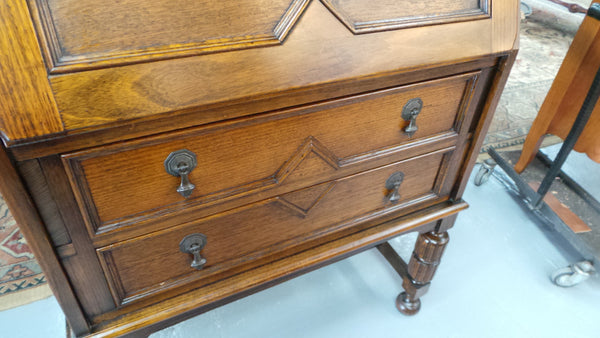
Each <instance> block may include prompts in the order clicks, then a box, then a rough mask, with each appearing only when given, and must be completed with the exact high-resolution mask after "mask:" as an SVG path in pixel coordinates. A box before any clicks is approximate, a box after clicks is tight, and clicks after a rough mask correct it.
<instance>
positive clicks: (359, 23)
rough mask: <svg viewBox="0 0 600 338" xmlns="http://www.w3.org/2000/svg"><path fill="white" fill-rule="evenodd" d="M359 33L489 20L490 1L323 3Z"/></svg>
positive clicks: (361, 0) (360, 0)
mask: <svg viewBox="0 0 600 338" xmlns="http://www.w3.org/2000/svg"><path fill="white" fill-rule="evenodd" d="M321 2H323V4H325V6H327V8H329V9H330V10H331V12H332V13H333V14H334V15H335V16H336V17H338V18H339V19H340V20H341V21H342V22H343V23H344V24H345V25H346V26H347V27H348V28H349V29H350V30H352V32H354V33H356V34H361V33H369V32H378V31H385V30H391V29H399V28H407V27H416V26H425V25H439V24H443V23H448V22H457V21H472V20H480V19H487V18H489V17H490V16H491V15H490V9H491V6H490V3H491V1H490V0H461V1H457V0H445V1H428V2H425V1H405V2H403V3H402V5H401V6H398V5H397V1H396V0H375V1H374V0H357V1H343V0H321Z"/></svg>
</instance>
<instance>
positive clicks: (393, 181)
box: [385, 171, 404, 203]
mask: <svg viewBox="0 0 600 338" xmlns="http://www.w3.org/2000/svg"><path fill="white" fill-rule="evenodd" d="M402 182H404V173H403V172H401V171H398V172H395V173H393V174H392V175H391V176H390V177H389V178H388V179H387V181H385V188H386V189H387V190H388V191H389V193H388V195H387V199H388V201H390V202H392V203H396V202H398V201H399V200H400V191H399V190H400V185H402Z"/></svg>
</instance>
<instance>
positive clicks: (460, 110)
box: [63, 73, 479, 234]
mask: <svg viewBox="0 0 600 338" xmlns="http://www.w3.org/2000/svg"><path fill="white" fill-rule="evenodd" d="M478 74H479V73H470V74H464V75H459V76H454V77H450V78H445V79H440V80H433V81H429V82H425V83H420V84H417V85H409V86H404V87H400V88H393V89H387V90H382V91H378V92H374V93H368V94H364V95H360V96H355V97H350V98H344V99H338V100H334V101H329V102H326V103H321V104H314V105H311V106H308V107H303V108H297V109H290V110H286V111H281V112H275V113H270V114H265V115H263V116H258V117H253V118H247V119H242V120H240V121H234V122H225V123H220V124H217V125H212V126H207V127H203V128H196V129H193V130H189V131H183V132H178V133H174V134H169V135H164V136H160V137H154V138H150V139H147V140H140V141H136V142H129V143H126V144H124V145H123V144H121V145H115V146H111V147H105V148H101V149H95V150H91V151H86V152H80V153H75V154H68V155H65V156H64V157H63V159H64V161H65V164H66V167H67V171H68V173H69V176H70V180H71V184H72V187H73V189H74V191H75V195H76V197H77V199H78V203H79V205H80V208H81V210H82V213H83V214H84V218H85V220H86V223H87V225H88V226H89V229H90V232H91V233H92V234H97V233H102V232H107V231H110V230H113V229H115V228H118V227H123V226H127V225H133V224H137V225H140V224H142V223H143V222H153V221H156V220H157V219H160V218H161V217H166V216H167V215H173V213H178V212H181V211H183V210H186V211H187V212H190V211H191V210H192V209H193V208H201V207H205V206H208V205H211V204H215V203H220V202H223V201H225V200H228V199H235V198H238V197H242V196H248V195H251V194H254V193H257V192H264V191H265V190H269V189H273V188H279V189H283V190H286V189H287V191H293V190H297V189H299V188H302V187H306V186H311V185H314V184H318V183H320V182H325V181H328V180H331V179H335V178H340V177H344V176H347V175H350V174H353V173H356V172H360V171H364V170H367V169H371V168H375V167H377V166H381V165H383V164H385V163H391V162H393V161H397V160H399V159H402V157H396V158H392V157H390V156H392V155H394V154H398V153H399V152H400V151H401V150H404V149H405V148H407V147H418V146H420V145H421V144H422V143H426V142H427V141H428V140H429V142H430V143H431V142H432V141H431V140H435V139H439V138H440V137H442V136H444V135H445V136H448V135H450V136H451V135H456V130H458V127H459V126H460V123H461V121H462V119H463V117H464V111H465V110H466V106H467V105H468V103H469V100H470V98H471V92H472V88H473V87H474V84H475V81H476V80H477V78H478ZM420 104H422V108H421V109H420V112H419V114H418V115H416V117H415V119H414V120H413V121H412V124H411V122H410V121H411V118H409V117H408V116H410V112H411V111H412V112H418V111H419V105H420ZM405 108H406V109H405ZM403 110H404V111H405V116H404V118H403V117H402V115H403ZM407 113H408V114H407ZM413 127H414V128H413ZM406 129H414V130H416V131H415V132H414V134H412V135H408V133H407V132H406ZM183 149H185V150H189V151H191V152H192V153H194V154H195V157H196V160H197V166H196V167H195V168H194V169H193V170H192V171H191V172H190V174H189V180H190V182H191V183H192V184H194V185H195V189H194V190H193V192H192V193H191V195H190V196H189V197H187V198H184V197H183V196H182V195H180V194H179V193H178V192H177V188H178V186H179V185H180V183H181V179H180V178H179V177H176V176H172V175H170V174H169V173H167V172H166V170H165V166H164V161H165V159H166V158H167V157H168V156H169V154H171V153H172V152H175V151H178V150H183ZM386 156H387V159H385V158H386ZM411 156H414V154H413V155H411ZM382 158H383V159H382ZM404 158H406V157H404ZM377 160H379V162H378V161H377ZM283 187H285V188H283ZM280 193H282V190H279V191H277V192H273V194H272V196H273V195H275V194H280ZM262 199H264V197H262ZM245 203H247V202H245ZM191 219H192V218H190V220H191Z"/></svg>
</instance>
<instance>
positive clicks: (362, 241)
mask: <svg viewBox="0 0 600 338" xmlns="http://www.w3.org/2000/svg"><path fill="white" fill-rule="evenodd" d="M242 18H243V19H242ZM0 22H1V24H0V25H1V26H0V32H2V33H0V47H2V50H3V51H7V53H6V54H5V55H3V56H2V58H0V66H1V67H2V69H3V72H2V75H0V100H1V102H2V108H3V109H1V110H0V129H1V130H2V132H3V134H2V136H3V141H4V151H3V152H2V153H1V154H0V166H1V170H2V172H3V173H4V174H3V175H2V177H0V188H1V189H2V192H3V194H5V197H6V201H7V203H8V205H9V207H10V208H11V210H12V211H13V214H14V216H15V219H17V221H18V222H19V223H20V224H21V226H22V231H23V233H24V234H25V236H26V237H27V239H28V241H29V242H30V243H31V246H32V249H33V250H34V251H35V253H36V256H37V257H38V258H39V260H40V264H41V265H42V267H43V269H44V271H45V272H46V274H47V277H48V280H49V282H50V284H51V286H52V288H53V291H54V292H55V295H56V298H57V299H58V301H59V302H60V304H61V306H62V308H63V310H64V311H65V314H66V316H67V318H68V321H69V324H70V327H71V328H72V330H73V331H74V333H75V334H76V335H78V336H118V335H132V336H138V335H147V334H148V333H149V332H152V331H154V330H156V329H159V328H161V327H165V326H167V325H170V324H172V323H175V322H177V321H180V320H183V319H185V318H188V317H190V316H193V315H195V314H198V313H201V312H203V311H206V310H209V309H211V308H214V307H216V306H219V305H221V304H224V303H226V302H230V301H232V300H235V299H237V298H240V297H243V296H244V295H247V294H250V293H253V292H256V291H259V290H261V289H263V288H266V287H269V286H270V285H273V284H275V283H278V282H281V281H284V280H286V279H289V278H292V277H294V276H295V275H298V274H300V273H303V272H307V271H310V270H311V269H315V268H318V267H319V266H322V265H324V264H327V263H330V262H334V261H337V260H339V259H342V258H344V257H347V256H348V255H351V254H354V253H357V252H360V251H362V250H366V249H368V248H371V247H373V246H378V248H379V250H380V251H381V252H382V253H383V254H384V256H385V257H386V258H387V259H388V260H389V261H390V262H391V263H392V265H393V266H394V267H395V268H396V270H397V271H398V272H399V273H400V274H401V275H402V276H403V279H404V283H403V287H404V289H405V292H403V293H402V294H401V295H400V296H399V298H398V300H397V306H398V308H399V310H400V311H402V312H404V313H407V314H414V313H416V312H417V311H418V309H419V306H420V302H419V299H420V297H421V296H422V295H423V294H424V293H425V292H426V290H427V289H428V287H429V283H430V281H431V279H432V278H433V275H434V273H435V269H436V266H437V264H438V263H439V260H440V258H441V255H442V253H443V250H444V247H445V246H446V243H447V242H448V234H447V230H448V229H449V228H450V227H451V226H452V225H453V223H454V220H455V218H456V213H457V212H459V211H460V210H462V209H464V208H465V207H466V206H467V204H466V203H465V202H463V201H462V200H461V196H462V193H463V191H464V188H465V185H466V183H467V182H466V178H468V176H469V173H470V171H471V170H472V168H473V165H474V161H475V159H476V157H477V154H478V150H479V148H480V147H481V143H482V142H483V135H484V134H485V132H486V130H487V127H488V126H489V123H490V121H491V116H492V113H493V111H494V108H495V106H496V104H497V101H498V97H499V94H500V92H501V89H502V87H503V85H504V83H505V81H506V77H507V75H508V72H509V70H510V66H511V65H512V62H513V60H514V57H515V54H516V39H517V32H518V2H516V1H509V0H494V1H491V0H484V1H453V2H448V1H433V2H428V3H427V6H423V4H422V3H415V2H410V1H376V2H373V1H353V2H343V1H336V0H323V1H306V0H288V1H258V0H246V1H238V2H235V3H233V2H232V3H228V2H225V3H223V2H214V1H206V0H205V1H183V2H181V1H180V2H177V3H173V2H170V1H152V2H142V1H137V0H127V1H120V2H118V3H114V4H111V5H110V6H108V5H106V4H103V3H102V4H101V3H97V2H95V1H89V0H83V1H82V0H78V1H70V0H62V1H51V0H32V1H29V2H27V3H26V2H25V1H24V0H18V1H10V2H8V1H2V2H0ZM409 231H418V232H419V233H420V236H419V238H418V240H417V243H416V245H415V251H414V254H413V257H412V258H411V259H410V261H409V262H408V263H405V262H403V261H402V260H401V259H400V258H399V257H398V255H397V254H395V252H393V251H392V250H390V249H391V248H390V247H389V246H388V245H386V244H385V242H386V241H387V240H388V239H389V238H391V237H393V236H397V235H400V234H403V233H406V232H409Z"/></svg>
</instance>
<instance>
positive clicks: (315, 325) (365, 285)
mask: <svg viewBox="0 0 600 338" xmlns="http://www.w3.org/2000/svg"><path fill="white" fill-rule="evenodd" d="M569 161H570V162H572V163H571V164H570V165H569V166H568V167H567V168H575V169H576V171H577V172H578V174H577V175H576V176H578V177H582V178H583V180H584V182H581V183H583V184H584V185H585V186H588V187H593V188H592V190H594V191H598V190H597V189H599V188H600V179H598V172H600V165H598V164H596V163H594V162H592V161H590V160H588V159H587V158H585V157H578V159H577V161H587V162H585V163H584V165H580V164H578V163H574V162H573V161H574V160H572V159H569ZM569 170H572V169H569ZM582 170H583V171H586V170H587V171H588V174H586V173H585V172H584V173H581V171H582ZM586 181H587V182H586ZM465 200H466V201H467V202H469V203H471V208H470V209H468V210H467V211H465V212H463V213H462V214H461V215H460V217H459V218H458V221H457V224H456V227H455V228H454V229H452V230H451V231H450V238H451V239H450V243H449V245H448V248H447V250H446V253H445V255H444V257H443V260H442V264H441V265H440V268H439V270H438V272H437V274H436V276H435V278H434V281H433V283H432V286H431V289H430V291H429V293H428V294H427V295H425V296H424V297H423V299H422V309H421V312H420V313H419V314H417V315H416V316H414V317H405V316H403V315H401V314H399V313H398V312H397V311H396V309H395V307H394V299H395V298H396V296H397V294H398V292H399V291H400V289H401V287H400V283H401V280H400V278H399V277H398V276H397V275H396V274H395V272H394V271H393V270H392V269H391V267H389V266H388V265H387V263H386V261H385V260H384V259H383V258H382V257H381V256H380V254H379V253H378V252H377V251H376V250H370V251H367V252H364V253H362V254H359V255H356V256H354V257H351V258H349V259H346V260H343V261H341V262H338V263H336V264H333V265H330V266H327V267H325V268H322V269H320V270H317V271H314V272H312V273H309V274H306V275H304V276H301V277H299V278H296V279H294V280H291V281H289V282H286V283H283V284H281V285H278V286H276V287H273V288H271V289H268V290H266V291H263V292H260V293H258V294H255V295H253V296H250V297H247V298H244V299H242V300H239V301H237V302H234V303H231V304H229V305H226V306H223V307H221V308H218V309H216V310H213V311H210V312H207V313H205V314H203V315H201V316H198V317H196V318H193V319H190V320H188V321H185V322H182V323H180V324H178V325H176V326H173V327H170V328H167V329H165V330H163V331H160V332H157V333H155V334H153V335H152V336H151V337H153V338H172V337H186V338H187V337H210V338H212V337H227V338H234V337H245V338H248V337H260V338H267V337H286V338H293V337H327V338H331V337H345V338H352V337H357V338H358V337H361V338H363V337H435V338H439V337H473V338H475V337H476V338H482V337H502V338H506V337H528V338H530V337H544V338H548V337H599V336H600V327H599V325H598V321H597V320H598V317H600V306H599V304H600V278H599V277H597V276H596V277H593V278H592V279H590V280H588V281H586V282H585V283H582V284H580V285H578V286H576V287H573V288H568V289H563V288H559V287H556V286H554V285H553V284H552V283H551V282H550V280H549V277H548V276H549V275H550V274H551V273H552V272H553V271H554V270H555V269H557V268H560V267H563V266H566V265H568V264H570V263H572V262H573V260H575V259H576V258H575V257H566V256H565V254H564V253H563V252H562V251H561V250H560V249H559V248H557V247H556V246H555V245H554V244H553V242H552V241H551V237H552V234H549V233H548V232H547V231H545V230H543V226H540V225H537V223H536V220H535V219H533V218H532V217H531V216H530V214H529V213H528V212H527V211H526V210H525V209H523V208H522V207H521V206H520V205H519V204H518V203H517V201H515V200H514V199H513V197H512V196H511V195H510V194H509V193H508V192H507V191H506V190H505V188H504V186H503V185H502V184H500V183H499V182H498V181H497V180H496V179H490V181H489V182H488V183H487V184H485V185H483V186H481V187H475V186H474V185H473V184H472V183H471V184H470V185H469V187H468V189H467V191H466V194H465ZM414 238H415V236H414V235H408V236H403V237H400V238H397V239H395V240H394V241H393V245H394V246H395V247H396V248H397V249H398V250H399V251H400V252H401V253H402V255H403V256H404V257H406V256H407V255H409V254H410V250H411V246H412V243H413V242H414ZM0 337H2V338H5V337H6V338H9V337H10V338H13V337H15V338H16V337H18V338H26V337H32V338H33V337H35V338H37V337H47V338H52V337H64V318H63V316H62V314H61V312H60V309H59V307H58V305H57V304H56V301H55V300H54V298H49V299H46V300H42V301H38V302H35V303H33V304H29V305H26V306H23V307H20V308H16V309H12V310H8V311H4V312H0Z"/></svg>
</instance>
